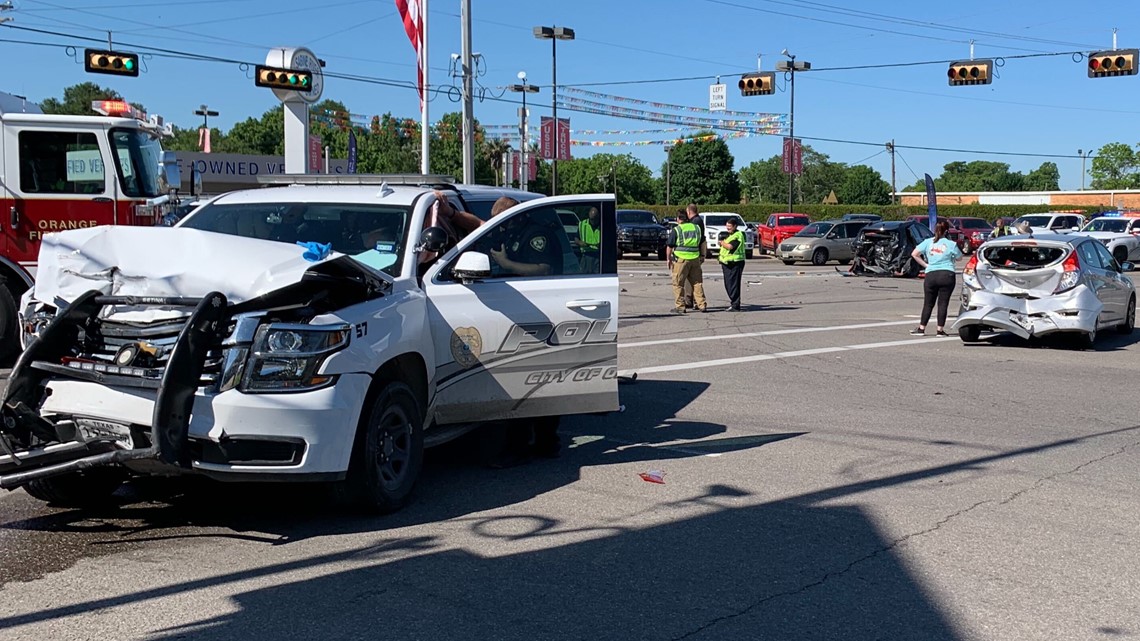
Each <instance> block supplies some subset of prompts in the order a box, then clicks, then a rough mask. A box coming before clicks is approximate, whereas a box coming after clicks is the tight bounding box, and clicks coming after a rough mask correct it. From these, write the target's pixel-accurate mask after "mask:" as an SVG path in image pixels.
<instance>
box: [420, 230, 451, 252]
mask: <svg viewBox="0 0 1140 641" xmlns="http://www.w3.org/2000/svg"><path fill="white" fill-rule="evenodd" d="M445 247H447V232H446V231H444V229H443V227H428V228H427V229H425V230H424V231H423V233H421V234H420V244H419V245H417V246H416V251H429V252H437V253H438V252H441V251H443V250H444V248H445Z"/></svg>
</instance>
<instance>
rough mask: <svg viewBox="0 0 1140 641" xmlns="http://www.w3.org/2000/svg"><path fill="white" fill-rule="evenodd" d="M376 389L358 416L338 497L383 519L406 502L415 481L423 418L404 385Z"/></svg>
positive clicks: (420, 457)
mask: <svg viewBox="0 0 1140 641" xmlns="http://www.w3.org/2000/svg"><path fill="white" fill-rule="evenodd" d="M377 384H378V385H383V387H382V388H381V389H380V392H379V393H378V394H375V395H372V396H371V403H370V404H366V406H365V408H364V412H363V413H362V416H361V421H360V426H359V427H358V428H357V435H356V445H355V447H354V448H353V453H352V462H351V463H350V466H349V470H348V478H347V479H345V482H344V488H343V490H342V492H341V494H342V496H343V497H344V498H347V499H348V500H349V501H351V502H352V503H354V504H356V505H358V506H360V507H363V508H365V509H367V510H369V511H373V512H379V513H381V514H385V513H388V512H394V511H396V510H398V509H400V508H401V507H403V506H404V504H405V503H407V502H408V500H409V499H410V498H411V495H412V489H413V488H414V487H415V485H416V479H417V478H418V477H419V475H420V468H421V467H422V466H423V459H424V433H423V414H422V413H421V409H420V404H419V403H418V402H417V401H416V396H415V394H414V393H413V392H412V389H411V388H410V387H408V386H407V385H406V384H404V383H401V382H399V381H391V382H387V383H383V382H380V381H378V382H377ZM345 494H347V496H345Z"/></svg>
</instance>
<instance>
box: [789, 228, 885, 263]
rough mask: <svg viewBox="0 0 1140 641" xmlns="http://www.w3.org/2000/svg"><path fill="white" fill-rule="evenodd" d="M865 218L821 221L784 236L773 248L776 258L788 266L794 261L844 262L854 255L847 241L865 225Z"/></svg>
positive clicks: (847, 261) (853, 237)
mask: <svg viewBox="0 0 1140 641" xmlns="http://www.w3.org/2000/svg"><path fill="white" fill-rule="evenodd" d="M870 222H871V221H869V220H821V221H819V222H815V223H812V224H810V225H808V226H807V227H804V228H803V229H801V230H799V231H798V232H796V235H795V236H792V237H791V238H785V239H784V240H783V241H781V242H780V245H779V247H777V248H776V258H779V259H780V260H782V261H784V264H785V265H791V264H793V263H795V262H796V261H811V263H812V264H813V265H822V264H824V263H826V262H827V261H829V260H837V261H839V264H840V265H846V264H847V263H850V262H851V259H852V258H854V257H855V250H854V249H853V248H852V246H851V243H852V241H853V240H854V239H855V237H856V236H858V235H859V230H860V229H863V228H864V227H866V226H867V225H868V224H869V223H870Z"/></svg>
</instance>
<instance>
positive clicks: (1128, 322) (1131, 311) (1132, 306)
mask: <svg viewBox="0 0 1140 641" xmlns="http://www.w3.org/2000/svg"><path fill="white" fill-rule="evenodd" d="M1135 327H1136V296H1135V295H1133V296H1130V297H1129V298H1128V308H1127V309H1126V310H1124V322H1123V323H1121V324H1119V325H1117V326H1116V331H1117V332H1120V333H1121V334H1131V333H1132V330H1133V328H1135Z"/></svg>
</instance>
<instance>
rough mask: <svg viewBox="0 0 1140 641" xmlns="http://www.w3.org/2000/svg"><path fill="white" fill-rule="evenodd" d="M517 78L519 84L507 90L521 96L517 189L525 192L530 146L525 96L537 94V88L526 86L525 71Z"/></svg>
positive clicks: (528, 178) (528, 170)
mask: <svg viewBox="0 0 1140 641" xmlns="http://www.w3.org/2000/svg"><path fill="white" fill-rule="evenodd" d="M518 78H519V80H520V81H521V82H520V83H519V84H517V85H511V86H510V87H509V88H510V90H511V91H514V92H516V93H521V94H522V109H520V110H519V138H520V140H522V144H521V145H520V146H521V147H522V151H521V152H519V189H522V190H523V191H526V189H527V187H528V185H527V183H528V182H529V181H530V165H529V164H528V163H527V161H526V155H527V147H528V146H529V145H530V139H529V137H528V133H529V126H530V125H529V123H528V122H527V116H528V114H527V111H526V95H527V94H528V93H538V87H537V86H535V85H530V84H527V82H526V72H525V71H520V72H519V75H518Z"/></svg>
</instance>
